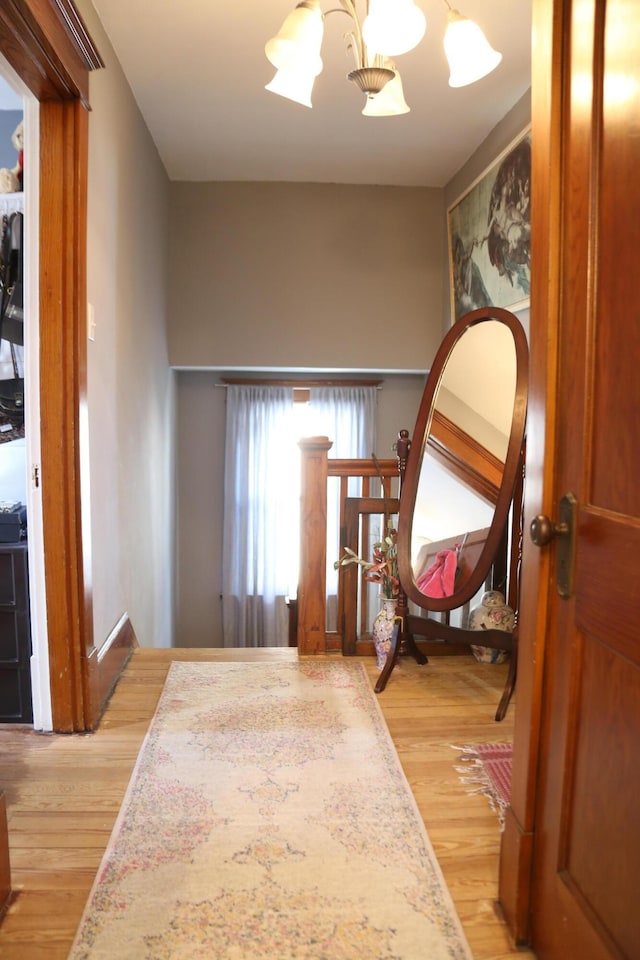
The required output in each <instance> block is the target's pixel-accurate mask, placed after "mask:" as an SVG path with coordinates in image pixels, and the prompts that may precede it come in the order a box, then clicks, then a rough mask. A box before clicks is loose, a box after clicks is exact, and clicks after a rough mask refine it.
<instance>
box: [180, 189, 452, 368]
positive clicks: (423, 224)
mask: <svg viewBox="0 0 640 960" xmlns="http://www.w3.org/2000/svg"><path fill="white" fill-rule="evenodd" d="M443 211H444V200H443V195H442V191H441V190H432V189H427V188H416V187H406V188H403V187H368V186H367V187H358V186H345V185H341V184H301V183H172V185H171V244H172V247H171V276H172V286H171V293H170V300H169V303H170V326H169V358H170V362H171V364H172V365H174V366H178V367H179V366H186V367H192V366H194V365H195V366H202V367H207V366H209V367H211V366H214V367H234V366H235V367H243V368H247V367H274V368H277V369H283V368H293V369H299V368H300V367H305V368H313V369H316V370H322V371H327V370H330V369H341V370H343V369H350V368H352V369H359V370H389V369H391V370H394V369H396V370H424V369H426V368H427V367H428V366H429V363H430V362H431V359H432V357H433V354H434V352H435V350H436V348H437V345H438V343H439V340H440V317H441V316H442V295H443V290H442V279H441V278H442V266H443V262H444V257H445V241H444V238H443V234H442V230H441V226H440V225H441V223H442V218H443Z"/></svg>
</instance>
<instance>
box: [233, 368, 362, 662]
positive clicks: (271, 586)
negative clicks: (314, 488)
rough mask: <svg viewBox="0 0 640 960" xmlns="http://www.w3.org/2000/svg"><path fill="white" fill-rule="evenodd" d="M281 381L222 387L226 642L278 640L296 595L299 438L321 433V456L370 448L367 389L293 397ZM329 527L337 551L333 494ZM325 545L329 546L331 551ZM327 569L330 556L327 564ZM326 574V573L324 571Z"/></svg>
mask: <svg viewBox="0 0 640 960" xmlns="http://www.w3.org/2000/svg"><path fill="white" fill-rule="evenodd" d="M293 393H294V391H293V389H292V387H291V386H290V385H289V386H277V385H262V384H248V385H245V384H241V385H239V384H230V385H229V387H228V389H227V419H226V441H225V524H224V534H223V551H224V553H223V571H224V572H223V629H224V644H225V646H227V647H254V646H286V644H287V642H288V639H287V638H288V633H287V611H286V605H285V600H286V598H287V596H289V595H292V594H294V593H295V590H296V587H297V575H298V559H299V543H300V532H299V518H300V486H299V484H300V451H299V448H298V440H299V438H300V437H302V436H327V437H329V439H330V440H332V441H333V447H332V449H331V451H330V456H333V457H337V458H347V457H368V456H370V454H371V451H372V450H373V444H374V431H375V403H376V388H375V387H374V386H321V387H314V386H312V387H310V388H309V399H308V402H301V403H295V402H294V396H293ZM332 500H333V506H332V504H331V501H330V503H329V506H328V511H329V517H331V514H332V513H333V516H334V518H336V519H335V520H334V522H332V521H331V520H330V519H329V517H328V529H329V530H333V529H335V543H333V544H332V543H331V542H329V543H328V545H327V557H328V560H329V559H331V561H333V554H335V557H337V556H338V542H337V499H336V498H335V497H334V498H332ZM332 550H333V553H331V551H332ZM331 567H333V562H331ZM332 572H333V571H332Z"/></svg>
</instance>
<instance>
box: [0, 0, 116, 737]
mask: <svg viewBox="0 0 640 960" xmlns="http://www.w3.org/2000/svg"><path fill="white" fill-rule="evenodd" d="M0 53H2V55H3V56H4V57H5V58H6V59H7V61H8V62H9V63H10V64H11V66H12V67H13V69H14V70H15V72H16V73H17V74H18V75H19V76H20V77H21V78H22V80H23V81H24V83H25V84H26V86H27V87H28V88H29V89H30V90H31V92H32V93H33V94H34V96H35V97H36V98H37V99H38V100H39V101H40V244H39V250H40V279H39V286H40V408H41V426H40V432H41V471H40V472H41V477H42V510H43V528H44V550H45V590H46V607H47V630H48V638H49V672H50V687H51V701H52V717H53V728H54V730H55V731H57V732H68V733H70V732H73V731H76V730H78V731H79V730H90V729H93V727H94V726H95V724H96V723H97V720H98V718H99V716H100V713H101V705H100V703H99V702H98V700H96V698H95V697H94V696H93V694H94V693H95V692H96V691H98V692H99V691H101V690H102V689H103V688H104V686H105V681H103V680H102V679H100V680H98V679H96V677H94V676H93V671H94V670H95V669H96V667H95V664H97V658H96V657H95V655H94V645H93V603H92V596H91V576H90V558H91V542H90V522H89V519H90V518H89V512H88V511H89V499H88V496H87V474H86V466H87V463H88V452H89V451H88V430H87V408H86V375H87V356H86V351H87V344H86V290H87V284H86V270H87V264H86V230H87V226H86V220H87V179H88V115H87V109H88V90H89V71H90V70H92V69H95V68H96V67H98V66H101V65H102V60H101V58H100V56H99V54H98V52H97V49H96V47H95V45H94V44H93V42H92V41H91V38H90V37H89V33H88V31H87V30H86V27H85V26H84V23H83V21H82V18H81V17H80V14H79V13H78V11H77V9H76V7H75V5H74V3H73V2H72V0H5V2H3V3H2V4H1V5H0ZM109 662H110V661H109ZM98 696H99V693H98Z"/></svg>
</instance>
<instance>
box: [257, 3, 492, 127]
mask: <svg viewBox="0 0 640 960" xmlns="http://www.w3.org/2000/svg"><path fill="white" fill-rule="evenodd" d="M339 2H340V7H335V8H333V9H331V10H327V11H326V13H323V12H322V10H321V7H320V0H300V2H299V3H298V4H297V6H296V7H295V8H294V9H293V10H292V11H291V13H290V14H289V15H288V16H287V17H286V19H285V20H284V23H283V24H282V26H281V28H280V30H279V31H278V33H277V34H276V36H274V37H272V38H271V40H269V41H268V42H267V44H266V45H265V53H266V56H267V59H268V60H269V62H270V63H272V64H273V66H274V67H276V71H277V72H276V74H275V76H274V78H273V80H271V82H270V83H268V84H267V86H266V89H267V90H269V91H270V92H272V93H277V94H279V95H280V96H282V97H286V98H287V99H289V100H293V101H295V102H296V103H300V104H302V105H303V106H306V107H311V106H312V104H311V93H312V90H313V84H314V81H315V78H316V77H317V76H318V75H319V74H320V73H321V72H322V58H321V55H320V52H321V47H322V40H323V35H324V20H325V18H326V17H327V16H329V14H332V13H343V14H346V15H347V16H348V17H349V19H350V21H351V22H350V25H349V29H348V30H347V32H346V33H345V35H344V39H345V42H346V44H347V48H348V49H350V50H351V51H352V52H353V55H354V58H355V69H354V70H352V71H351V72H350V73H349V74H348V79H349V80H351V81H352V82H353V83H354V84H355V85H356V86H357V87H358V88H359V89H360V90H361V91H362V93H364V94H365V97H366V101H365V106H364V109H363V111H362V113H363V115H364V116H366V117H390V116H398V115H400V114H404V113H408V112H409V107H408V105H407V103H406V100H405V98H404V92H403V88H402V80H401V77H400V73H399V71H398V69H397V67H396V65H395V61H394V60H393V59H391V58H393V57H396V56H400V55H401V54H403V53H407V52H408V51H409V50H412V49H413V48H414V47H416V46H417V45H418V44H419V43H420V41H421V40H422V38H423V36H424V33H425V30H426V18H425V15H424V13H423V12H422V10H421V9H420V8H419V7H418V6H417V4H416V3H415V0H363V4H362V6H363V7H364V13H365V16H364V20H363V22H362V24H361V21H360V17H359V15H358V12H357V9H356V0H339ZM443 2H444V3H445V4H446V6H447V7H448V8H449V22H448V26H447V31H446V34H445V38H444V48H445V54H446V57H447V60H448V63H449V69H450V77H449V86H451V87H461V86H465V85H466V84H469V83H474V82H475V81H476V80H479V79H481V78H482V77H484V76H486V75H487V74H488V73H490V72H491V70H494V69H495V67H497V66H498V64H499V63H500V61H501V60H502V54H500V53H497V51H495V50H494V49H493V48H492V47H491V45H490V44H489V43H488V41H487V39H486V37H485V35H484V34H483V32H482V30H481V29H480V27H479V26H478V25H477V24H476V23H474V22H473V21H472V20H469V19H467V18H466V17H464V16H462V14H460V13H458V11H457V10H453V9H452V8H451V6H450V4H449V3H448V0H443Z"/></svg>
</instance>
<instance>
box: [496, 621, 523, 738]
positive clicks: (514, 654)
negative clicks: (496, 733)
mask: <svg viewBox="0 0 640 960" xmlns="http://www.w3.org/2000/svg"><path fill="white" fill-rule="evenodd" d="M517 672H518V636H517V627H516V629H515V630H514V631H513V647H512V648H511V659H510V661H509V673H508V674H507V680H506V683H505V685H504V690H503V691H502V696H501V697H500V703H499V704H498V709H497V710H496V716H495V719H496V720H504V717H505V714H506V712H507V707H508V706H509V701H510V700H511V696H512V694H513V691H514V688H515V685H516V675H517Z"/></svg>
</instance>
